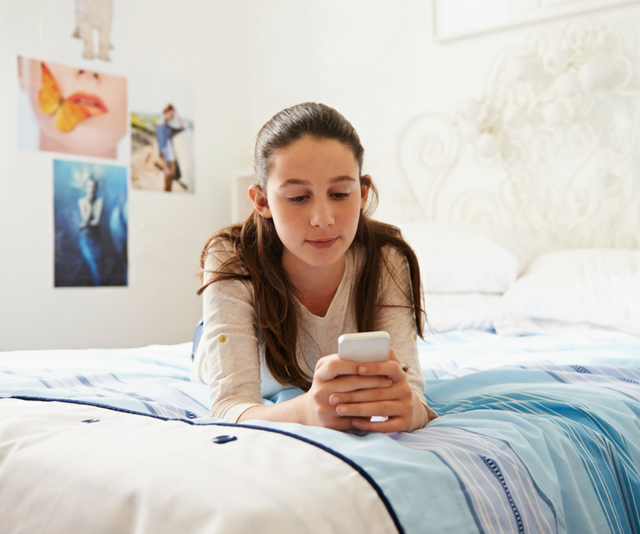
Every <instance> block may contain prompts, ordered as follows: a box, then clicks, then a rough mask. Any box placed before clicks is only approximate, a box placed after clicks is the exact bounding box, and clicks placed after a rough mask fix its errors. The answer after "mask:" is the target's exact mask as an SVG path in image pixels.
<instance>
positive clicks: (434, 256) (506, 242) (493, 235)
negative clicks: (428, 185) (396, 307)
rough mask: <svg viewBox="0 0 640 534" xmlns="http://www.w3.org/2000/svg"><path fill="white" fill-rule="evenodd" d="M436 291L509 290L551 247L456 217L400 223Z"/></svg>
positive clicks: (424, 281)
mask: <svg viewBox="0 0 640 534" xmlns="http://www.w3.org/2000/svg"><path fill="white" fill-rule="evenodd" d="M397 226H398V228H400V231H401V232H402V235H403V237H404V238H405V240H406V241H407V242H408V243H409V244H410V245H411V247H412V248H413V250H414V251H415V253H416V255H417V256H418V262H419V263H420V273H421V275H422V284H423V288H424V290H425V291H426V292H433V293H475V292H480V293H504V292H505V291H507V290H508V289H509V288H510V287H511V286H512V285H513V284H514V283H515V281H516V279H517V277H518V276H519V275H520V273H521V272H522V271H523V270H524V268H525V267H526V266H527V264H528V263H529V262H530V261H531V260H532V259H533V258H534V257H535V256H537V255H538V254H541V253H542V252H546V251H547V250H550V249H551V248H552V246H551V243H550V242H549V241H548V240H546V239H545V238H543V237H541V236H537V235H533V234H527V233H525V232H519V231H516V230H508V229H505V228H494V227H487V226H475V225H467V224H457V223H438V222H410V223H401V224H399V225H397Z"/></svg>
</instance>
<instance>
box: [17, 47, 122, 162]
mask: <svg viewBox="0 0 640 534" xmlns="http://www.w3.org/2000/svg"><path fill="white" fill-rule="evenodd" d="M18 83H19V86H20V87H19V89H20V90H19V91H18V121H17V123H18V132H17V140H18V143H17V144H18V148H20V149H31V150H44V151H51V152H59V153H63V154H72V155H76V156H92V157H101V158H110V159H115V160H121V161H122V162H125V163H126V161H128V152H129V142H128V136H127V132H128V111H127V79H126V78H124V77H122V76H117V75H114V74H108V73H104V72H100V71H98V70H91V69H87V68H84V67H78V66H69V65H64V64H61V63H54V62H50V61H43V60H39V59H33V58H27V57H22V56H18Z"/></svg>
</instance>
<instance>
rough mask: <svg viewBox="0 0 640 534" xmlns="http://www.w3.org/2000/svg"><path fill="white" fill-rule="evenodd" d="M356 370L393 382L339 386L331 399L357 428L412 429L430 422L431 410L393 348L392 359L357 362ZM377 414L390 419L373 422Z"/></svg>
mask: <svg viewBox="0 0 640 534" xmlns="http://www.w3.org/2000/svg"><path fill="white" fill-rule="evenodd" d="M347 363H353V362H347ZM356 372H357V373H358V375H359V377H362V378H365V377H367V378H374V377H376V378H379V379H381V380H388V381H389V382H388V383H390V385H389V386H388V387H380V386H378V388H377V389H362V390H343V391H337V390H336V391H335V392H333V393H332V394H331V395H330V397H329V403H330V404H331V405H332V406H333V407H335V411H336V414H337V415H338V416H339V417H341V418H344V419H346V420H348V421H349V423H350V425H351V426H352V427H353V428H357V429H359V430H365V431H370V432H385V433H388V432H408V431H411V430H414V429H416V428H421V427H422V426H424V425H425V424H426V423H427V421H428V416H427V410H426V408H425V407H424V405H423V403H422V402H421V400H420V398H419V397H418V395H417V394H416V393H414V392H413V390H412V389H411V387H410V386H409V382H408V380H407V375H406V374H405V372H404V371H403V369H402V365H401V363H400V360H398V357H397V356H396V353H395V351H394V350H393V348H392V349H391V354H390V358H389V360H388V361H386V362H379V363H367V364H358V363H356ZM354 378H355V377H354ZM373 416H381V417H387V418H388V419H387V420H386V421H376V422H371V421H370V419H371V417H373ZM341 427H342V426H341Z"/></svg>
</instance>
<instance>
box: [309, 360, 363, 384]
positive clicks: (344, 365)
mask: <svg viewBox="0 0 640 534" xmlns="http://www.w3.org/2000/svg"><path fill="white" fill-rule="evenodd" d="M358 365H359V364H358V363H357V362H350V361H348V360H342V359H340V358H338V355H337V354H332V355H331V356H325V357H323V358H320V359H319V360H318V363H317V364H316V370H315V373H314V375H313V376H314V378H315V377H318V378H319V379H320V380H325V381H327V380H333V379H334V378H337V377H339V376H342V375H357V374H358Z"/></svg>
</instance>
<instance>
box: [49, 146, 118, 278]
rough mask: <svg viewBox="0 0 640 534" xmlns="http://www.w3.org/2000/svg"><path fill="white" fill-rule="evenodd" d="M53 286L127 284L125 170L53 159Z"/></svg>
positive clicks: (114, 166)
mask: <svg viewBox="0 0 640 534" xmlns="http://www.w3.org/2000/svg"><path fill="white" fill-rule="evenodd" d="M53 182H54V184H53V185H54V188H53V189H54V219H55V287H86V286H126V285H127V279H128V268H127V265H128V262H127V256H128V254H127V249H128V247H127V244H128V197H127V168H126V167H121V166H116V165H102V164H96V163H90V162H83V161H67V160H58V159H54V160H53Z"/></svg>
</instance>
